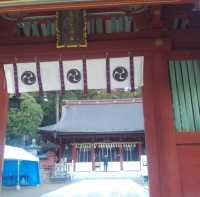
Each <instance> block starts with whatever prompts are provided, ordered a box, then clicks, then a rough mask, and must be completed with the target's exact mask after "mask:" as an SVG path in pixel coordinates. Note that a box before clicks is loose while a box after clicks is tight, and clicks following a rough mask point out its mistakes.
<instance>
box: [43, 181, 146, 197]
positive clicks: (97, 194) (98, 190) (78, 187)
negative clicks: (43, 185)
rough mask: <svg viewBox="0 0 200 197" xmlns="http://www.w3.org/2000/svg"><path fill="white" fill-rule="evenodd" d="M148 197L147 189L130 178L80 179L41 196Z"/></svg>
mask: <svg viewBox="0 0 200 197" xmlns="http://www.w3.org/2000/svg"><path fill="white" fill-rule="evenodd" d="M66 196H67V197H148V190H147V189H145V188H144V187H142V186H141V185H139V184H138V183H136V182H135V181H134V180H131V179H95V180H82V181H79V182H76V183H73V184H70V185H67V186H64V187H62V188H60V189H58V190H56V191H53V192H50V193H48V194H45V195H43V196H42V197H66Z"/></svg>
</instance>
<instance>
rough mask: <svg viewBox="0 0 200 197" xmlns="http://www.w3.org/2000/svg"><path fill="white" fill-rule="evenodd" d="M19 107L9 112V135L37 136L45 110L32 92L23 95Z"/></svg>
mask: <svg viewBox="0 0 200 197" xmlns="http://www.w3.org/2000/svg"><path fill="white" fill-rule="evenodd" d="M21 100H22V101H21V103H20V108H19V109H14V108H10V109H9V112H8V128H7V133H8V136H9V135H10V136H16V137H20V136H21V137H22V136H24V135H28V136H35V134H36V132H37V128H38V127H39V125H40V124H41V121H42V119H43V111H42V108H41V106H40V104H38V103H37V102H36V100H35V98H34V97H33V96H31V95H30V94H24V95H22V98H21Z"/></svg>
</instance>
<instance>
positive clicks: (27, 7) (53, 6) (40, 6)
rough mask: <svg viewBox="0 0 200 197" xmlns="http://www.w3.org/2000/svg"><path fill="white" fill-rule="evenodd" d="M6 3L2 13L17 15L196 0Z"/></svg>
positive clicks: (191, 1) (1, 6)
mask: <svg viewBox="0 0 200 197" xmlns="http://www.w3.org/2000/svg"><path fill="white" fill-rule="evenodd" d="M13 2H14V1H10V2H9V1H7V5H6V4H4V3H5V1H1V3H0V13H1V14H2V13H16V12H20V13H22V12H24V13H25V12H41V11H55V10H69V9H94V8H102V9H103V8H113V7H122V6H123V7H124V6H134V5H164V4H168V5H169V4H171V5H176V4H193V3H194V2H195V0H148V1H146V0H86V1H69V2H65V3H64V2H61V3H58V1H57V2H56V1H55V2H54V3H53V2H50V1H49V2H48V1H47V2H46V3H38V2H37V3H36V2H35V3H34V1H29V2H27V1H21V3H19V2H20V1H15V2H18V4H16V3H13Z"/></svg>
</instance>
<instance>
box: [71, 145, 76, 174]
mask: <svg viewBox="0 0 200 197" xmlns="http://www.w3.org/2000/svg"><path fill="white" fill-rule="evenodd" d="M72 161H73V170H74V171H76V144H73V145H72Z"/></svg>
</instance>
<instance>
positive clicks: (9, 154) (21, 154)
mask: <svg viewBox="0 0 200 197" xmlns="http://www.w3.org/2000/svg"><path fill="white" fill-rule="evenodd" d="M4 159H12V160H25V161H39V158H38V157H35V156H34V155H32V154H30V153H29V152H27V151H25V150H24V149H22V148H18V147H12V146H8V145H6V146H5V149H4Z"/></svg>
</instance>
